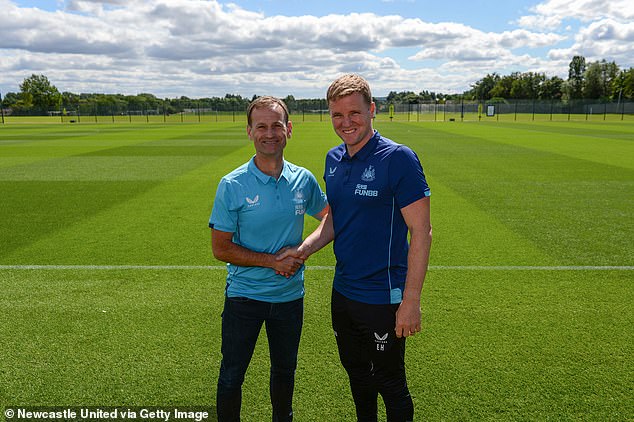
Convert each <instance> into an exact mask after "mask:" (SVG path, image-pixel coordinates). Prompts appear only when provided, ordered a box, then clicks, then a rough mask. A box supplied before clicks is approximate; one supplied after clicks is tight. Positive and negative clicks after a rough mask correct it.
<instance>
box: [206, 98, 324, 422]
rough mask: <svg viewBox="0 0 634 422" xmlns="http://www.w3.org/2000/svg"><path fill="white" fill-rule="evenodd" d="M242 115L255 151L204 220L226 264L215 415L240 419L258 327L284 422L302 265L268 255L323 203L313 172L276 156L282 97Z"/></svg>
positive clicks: (294, 240)
mask: <svg viewBox="0 0 634 422" xmlns="http://www.w3.org/2000/svg"><path fill="white" fill-rule="evenodd" d="M247 120H248V123H247V134H248V135H249V138H250V139H251V140H252V141H253V144H254V146H255V156H254V157H253V158H252V159H251V160H250V161H249V162H247V163H246V164H244V165H242V166H240V167H238V168H237V169H235V170H234V171H232V172H231V173H229V174H227V175H226V176H225V177H223V178H222V180H221V181H220V184H219V185H218V190H217V192H216V197H215V200H214V206H213V210H212V213H211V217H210V219H209V227H210V228H211V229H212V249H213V253H214V256H215V257H216V258H217V259H219V260H221V261H224V262H227V263H228V265H227V272H228V273H227V284H226V297H225V304H224V309H223V313H222V346H221V350H222V362H221V365H220V375H219V377H218V390H217V412H218V420H219V421H221V422H222V421H239V420H240V406H241V401H242V383H243V381H244V375H245V373H246V370H247V367H248V366H249V362H250V360H251V357H252V355H253V350H254V348H255V344H256V341H257V338H258V335H259V332H260V329H261V327H262V324H265V326H266V334H267V338H268V342H269V350H270V359H271V379H270V394H271V404H272V408H273V409H272V412H273V420H274V421H290V420H292V418H293V410H292V399H293V387H294V379H295V368H296V366H297V352H298V348H299V340H300V335H301V329H302V322H303V309H304V308H303V297H304V266H303V260H302V259H299V258H294V257H290V256H289V257H286V258H283V259H276V255H277V254H278V252H279V251H281V250H283V249H284V248H287V247H291V246H294V245H297V244H299V243H300V242H301V241H302V232H303V228H304V215H306V214H309V215H311V216H313V217H315V218H317V219H321V218H322V217H323V216H325V215H326V214H327V212H328V205H327V202H326V196H325V194H324V193H323V192H322V190H321V188H320V187H319V184H318V183H317V180H316V179H315V177H314V176H313V175H312V174H311V173H310V172H309V171H308V170H306V169H304V168H302V167H299V166H296V165H294V164H292V163H289V162H288V161H285V160H284V156H283V152H284V147H285V146H286V141H287V139H288V138H290V136H291V132H292V123H291V122H290V121H289V118H288V109H287V107H286V105H285V104H284V102H283V101H281V100H279V99H277V98H274V97H260V98H258V99H256V100H254V101H253V102H252V103H251V104H250V105H249V108H248V110H247Z"/></svg>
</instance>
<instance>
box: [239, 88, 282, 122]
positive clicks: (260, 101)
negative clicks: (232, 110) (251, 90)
mask: <svg viewBox="0 0 634 422" xmlns="http://www.w3.org/2000/svg"><path fill="white" fill-rule="evenodd" d="M275 106H280V107H282V110H283V111H284V123H288V114H289V113H288V107H287V106H286V103H284V101H282V100H280V99H279V98H276V97H271V96H270V95H265V96H263V97H258V98H256V99H255V100H253V101H251V103H250V104H249V107H248V108H247V123H248V124H249V126H251V113H252V112H253V110H255V109H256V108H257V109H259V108H270V109H273V108H275Z"/></svg>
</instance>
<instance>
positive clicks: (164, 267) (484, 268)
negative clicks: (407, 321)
mask: <svg viewBox="0 0 634 422" xmlns="http://www.w3.org/2000/svg"><path fill="white" fill-rule="evenodd" d="M225 268H226V267H225V266H224V265H0V270H87V271H91V270H224V269H225ZM306 269H308V270H327V271H332V270H334V269H335V267H334V266H330V265H314V266H307V267H306ZM429 269H430V270H457V271H633V270H634V265H550V266H549V265H430V266H429Z"/></svg>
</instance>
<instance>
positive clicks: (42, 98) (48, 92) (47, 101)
mask: <svg viewBox="0 0 634 422" xmlns="http://www.w3.org/2000/svg"><path fill="white" fill-rule="evenodd" d="M20 95H21V99H22V101H23V103H24V105H28V104H32V106H33V108H35V109H36V110H39V111H48V110H50V109H55V110H57V109H59V107H60V104H61V102H62V95H61V94H60V93H59V91H58V90H57V88H56V87H55V86H54V85H52V84H51V82H50V81H49V80H48V78H47V77H46V76H44V75H35V74H33V75H31V76H30V77H28V78H26V79H24V81H23V82H22V83H21V84H20Z"/></svg>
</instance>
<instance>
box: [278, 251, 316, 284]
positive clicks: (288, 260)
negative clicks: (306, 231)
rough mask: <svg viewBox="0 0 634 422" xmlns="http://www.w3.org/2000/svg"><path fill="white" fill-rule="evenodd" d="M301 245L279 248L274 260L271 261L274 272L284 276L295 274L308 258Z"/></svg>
mask: <svg viewBox="0 0 634 422" xmlns="http://www.w3.org/2000/svg"><path fill="white" fill-rule="evenodd" d="M302 246H303V245H297V246H287V247H285V248H282V249H280V250H279V251H277V254H275V261H274V262H273V269H274V270H275V274H279V275H282V276H284V277H286V278H289V277H292V276H293V275H295V273H296V272H297V270H299V269H300V268H301V267H302V265H304V261H306V260H307V259H308V253H307V251H306V248H303V247H302Z"/></svg>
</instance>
